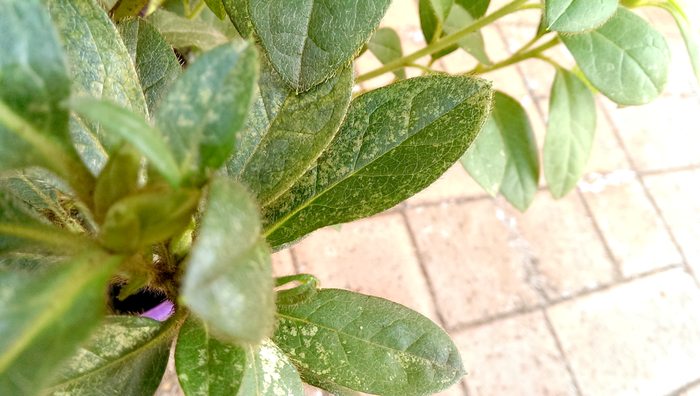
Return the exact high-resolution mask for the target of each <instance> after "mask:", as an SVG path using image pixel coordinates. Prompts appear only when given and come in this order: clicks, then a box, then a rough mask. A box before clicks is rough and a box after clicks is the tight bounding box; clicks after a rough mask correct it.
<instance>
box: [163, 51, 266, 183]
mask: <svg viewBox="0 0 700 396" xmlns="http://www.w3.org/2000/svg"><path fill="white" fill-rule="evenodd" d="M257 74H258V73H257V54H256V51H255V47H254V46H253V45H251V44H248V43H243V44H240V43H239V44H234V43H231V44H225V45H222V46H220V47H217V48H215V49H213V50H211V51H209V52H207V53H205V54H203V55H202V56H201V57H199V58H198V59H197V61H196V62H195V63H193V64H192V65H190V66H189V67H188V68H187V70H186V71H185V73H183V74H182V76H181V77H180V78H179V79H178V80H177V81H176V82H175V84H174V85H173V87H172V88H171V90H170V92H169V93H168V96H166V97H165V99H164V100H163V103H162V104H161V106H160V108H159V109H158V112H157V113H156V118H155V119H156V125H157V126H158V128H159V129H160V130H161V131H163V132H164V133H165V134H166V136H167V140H168V143H169V144H170V146H171V150H172V152H173V153H174V155H175V160H176V161H177V163H178V164H180V170H181V173H182V174H183V175H186V176H187V177H190V178H194V182H195V183H198V182H201V179H202V178H206V177H208V176H209V175H210V174H211V173H213V172H214V171H216V170H217V169H219V168H220V167H221V166H222V165H223V164H224V163H225V162H226V160H227V159H228V158H229V157H230V156H231V154H232V152H233V148H234V145H235V142H236V133H237V132H238V131H239V130H240V129H241V127H242V126H243V125H244V122H245V118H246V115H247V113H248V110H249V109H250V105H251V102H252V99H253V89H254V85H255V81H256V79H257Z"/></svg>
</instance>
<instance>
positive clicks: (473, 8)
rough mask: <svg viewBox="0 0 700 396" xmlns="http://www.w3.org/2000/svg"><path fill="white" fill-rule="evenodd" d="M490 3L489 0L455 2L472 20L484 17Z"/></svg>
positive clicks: (460, 0) (458, 0) (461, 0)
mask: <svg viewBox="0 0 700 396" xmlns="http://www.w3.org/2000/svg"><path fill="white" fill-rule="evenodd" d="M490 3H491V0H455V4H459V5H460V6H462V8H464V9H465V10H467V12H468V13H469V15H471V16H472V17H473V18H474V19H479V18H481V17H482V16H484V15H486V11H487V10H488V8H489V4H490Z"/></svg>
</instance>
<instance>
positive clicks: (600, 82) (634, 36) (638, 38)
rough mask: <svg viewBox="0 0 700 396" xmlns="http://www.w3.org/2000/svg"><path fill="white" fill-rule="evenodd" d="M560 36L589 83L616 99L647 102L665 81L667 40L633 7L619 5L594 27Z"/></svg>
mask: <svg viewBox="0 0 700 396" xmlns="http://www.w3.org/2000/svg"><path fill="white" fill-rule="evenodd" d="M560 37H561V40H562V41H563V42H564V44H565V45H566V47H567V48H568V49H569V52H571V54H572V55H573V56H574V58H575V59H576V63H577V64H578V65H579V67H580V68H581V70H582V71H583V73H584V74H585V75H586V77H587V78H588V80H589V81H590V82H591V84H593V86H595V87H596V88H597V89H598V90H599V91H600V92H601V93H602V94H603V95H605V96H607V97H608V98H610V99H611V100H612V101H614V102H615V103H618V104H621V105H640V104H645V103H648V102H650V101H652V100H653V99H654V98H656V97H657V96H659V94H661V92H662V91H663V88H664V86H665V85H666V80H667V79H668V69H669V63H670V51H669V49H668V45H667V44H666V40H665V39H664V37H663V36H662V35H661V34H660V33H659V32H657V31H656V30H654V28H653V27H651V25H649V23H647V22H646V21H645V20H644V19H642V18H641V17H639V16H637V15H635V14H634V13H633V12H632V11H629V10H626V9H624V8H619V9H618V11H617V13H616V14H615V15H614V16H613V17H612V18H611V19H610V20H608V21H607V22H606V23H605V24H604V25H603V26H601V27H600V28H598V29H596V30H593V31H591V32H587V33H581V34H574V35H562V36H560Z"/></svg>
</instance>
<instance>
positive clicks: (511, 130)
mask: <svg viewBox="0 0 700 396" xmlns="http://www.w3.org/2000/svg"><path fill="white" fill-rule="evenodd" d="M491 117H492V118H493V121H494V123H495V125H496V127H497V128H498V130H499V131H500V133H501V137H502V138H503V143H504V147H505V152H506V159H507V161H506V168H505V173H504V175H503V181H502V182H501V194H503V196H504V197H505V198H506V199H507V200H508V202H510V203H511V204H512V205H513V206H515V207H516V208H518V209H519V210H521V211H525V209H527V208H528V206H530V203H532V200H533V199H534V198H535V194H536V193H537V182H538V180H539V178H540V162H539V157H538V154H537V143H536V142H535V134H534V132H533V130H532V126H531V125H530V119H529V118H528V116H527V112H525V109H523V107H522V106H521V105H520V103H518V101H517V100H515V99H513V98H511V97H510V96H508V95H506V94H504V93H502V92H496V101H495V105H494V107H493V112H492V113H491Z"/></svg>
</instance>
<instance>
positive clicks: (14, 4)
mask: <svg viewBox="0 0 700 396" xmlns="http://www.w3.org/2000/svg"><path fill="white" fill-rule="evenodd" d="M0 26H2V33H1V34H0V171H7V170H10V169H19V168H26V167H30V166H37V165H38V166H44V167H46V168H48V169H51V170H53V171H55V172H57V173H58V174H60V175H61V176H63V177H66V178H67V179H69V180H71V179H74V181H75V179H77V181H79V182H84V183H85V184H86V185H89V184H90V180H89V179H90V177H89V174H88V173H87V171H86V170H85V169H84V168H83V166H82V164H80V160H79V159H78V157H77V154H76V153H75V150H74V148H73V146H72V143H71V139H70V134H69V133H68V113H67V112H66V111H65V110H64V109H63V108H62V107H61V102H62V101H63V100H65V99H66V98H67V97H68V96H69V94H70V79H69V77H68V70H67V64H66V59H65V57H64V55H63V52H62V50H61V46H60V41H59V38H58V36H57V34H56V32H55V31H54V29H53V28H52V26H51V20H50V18H49V16H48V15H47V13H46V11H45V9H44V8H43V7H42V6H41V4H40V3H39V2H38V1H35V0H29V1H27V0H7V1H3V2H2V3H0ZM71 176H72V177H71ZM83 179H84V180H83Z"/></svg>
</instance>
